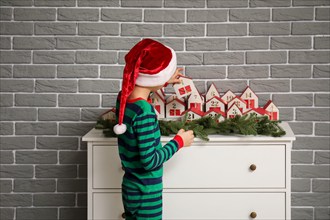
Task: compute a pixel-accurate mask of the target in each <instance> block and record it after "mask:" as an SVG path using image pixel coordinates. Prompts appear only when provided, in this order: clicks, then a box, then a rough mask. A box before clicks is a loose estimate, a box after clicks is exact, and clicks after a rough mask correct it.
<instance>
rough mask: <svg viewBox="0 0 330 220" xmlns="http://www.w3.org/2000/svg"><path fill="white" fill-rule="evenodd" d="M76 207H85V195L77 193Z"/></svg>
mask: <svg viewBox="0 0 330 220" xmlns="http://www.w3.org/2000/svg"><path fill="white" fill-rule="evenodd" d="M77 203H78V206H85V207H86V206H87V193H77Z"/></svg>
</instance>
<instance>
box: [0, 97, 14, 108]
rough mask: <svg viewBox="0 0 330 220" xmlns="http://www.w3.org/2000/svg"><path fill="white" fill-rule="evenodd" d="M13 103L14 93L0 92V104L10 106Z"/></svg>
mask: <svg viewBox="0 0 330 220" xmlns="http://www.w3.org/2000/svg"><path fill="white" fill-rule="evenodd" d="M13 103H14V94H0V106H1V107H12V106H13Z"/></svg>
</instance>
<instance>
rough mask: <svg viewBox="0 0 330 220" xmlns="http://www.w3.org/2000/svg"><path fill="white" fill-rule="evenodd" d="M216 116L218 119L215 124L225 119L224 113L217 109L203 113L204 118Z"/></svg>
mask: <svg viewBox="0 0 330 220" xmlns="http://www.w3.org/2000/svg"><path fill="white" fill-rule="evenodd" d="M217 115H220V117H219V118H218V119H217V122H220V121H224V120H225V118H226V113H225V112H223V111H220V110H218V109H210V110H209V111H207V112H205V115H204V117H206V116H210V117H212V118H215V117H216V116H217Z"/></svg>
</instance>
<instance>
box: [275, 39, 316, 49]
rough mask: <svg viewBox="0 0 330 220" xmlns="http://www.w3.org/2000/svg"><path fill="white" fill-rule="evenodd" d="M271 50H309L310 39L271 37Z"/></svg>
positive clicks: (310, 46)
mask: <svg viewBox="0 0 330 220" xmlns="http://www.w3.org/2000/svg"><path fill="white" fill-rule="evenodd" d="M270 48H271V49H275V50H276V49H311V48H312V39H311V38H310V37H272V38H271V44H270Z"/></svg>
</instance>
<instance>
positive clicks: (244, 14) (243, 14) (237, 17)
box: [229, 9, 270, 22]
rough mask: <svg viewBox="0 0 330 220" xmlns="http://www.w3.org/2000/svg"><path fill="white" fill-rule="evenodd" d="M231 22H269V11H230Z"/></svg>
mask: <svg viewBox="0 0 330 220" xmlns="http://www.w3.org/2000/svg"><path fill="white" fill-rule="evenodd" d="M229 20H230V21H244V22H246V21H269V20H270V10H269V9H230V11H229Z"/></svg>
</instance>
